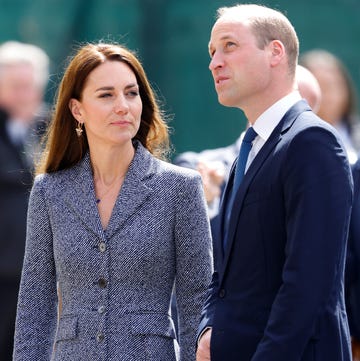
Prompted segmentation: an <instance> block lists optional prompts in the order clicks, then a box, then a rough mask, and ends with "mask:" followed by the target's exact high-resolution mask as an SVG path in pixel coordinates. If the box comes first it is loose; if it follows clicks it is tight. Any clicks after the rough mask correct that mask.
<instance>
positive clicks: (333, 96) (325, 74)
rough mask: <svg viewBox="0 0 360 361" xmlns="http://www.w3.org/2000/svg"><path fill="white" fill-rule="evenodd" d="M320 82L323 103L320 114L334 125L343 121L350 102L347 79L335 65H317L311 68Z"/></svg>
mask: <svg viewBox="0 0 360 361" xmlns="http://www.w3.org/2000/svg"><path fill="white" fill-rule="evenodd" d="M309 69H310V70H311V71H312V73H313V74H314V75H315V77H316V79H317V80H318V82H319V85H320V89H321V103H320V109H319V111H318V115H319V117H320V118H322V119H324V120H326V121H327V122H329V123H330V124H332V125H335V126H336V124H337V123H339V122H341V120H342V117H343V116H344V113H345V112H346V107H347V103H348V97H349V94H348V89H347V85H346V81H345V79H344V77H343V76H342V74H341V72H340V70H339V69H338V68H337V67H336V66H335V65H331V64H329V65H327V66H325V65H321V66H320V65H317V66H313V67H310V68H309Z"/></svg>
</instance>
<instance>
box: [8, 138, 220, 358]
mask: <svg viewBox="0 0 360 361" xmlns="http://www.w3.org/2000/svg"><path fill="white" fill-rule="evenodd" d="M135 146H136V154H135V157H134V159H133V161H132V163H131V165H130V168H129V170H128V173H127V175H126V178H125V180H124V184H123V186H122V189H121V191H120V194H119V197H118V199H117V201H116V204H115V206H114V210H113V214H112V216H111V219H110V222H109V225H108V227H107V229H106V230H103V228H102V226H101V222H100V217H99V214H98V211H97V206H96V201H95V191H94V184H93V178H92V172H91V165H90V158H89V156H88V155H87V156H85V158H84V159H83V160H82V161H81V162H80V163H79V164H78V165H76V166H74V167H72V168H70V169H67V170H64V171H60V172H56V173H52V174H46V175H41V176H38V177H37V178H36V179H35V183H34V186H33V189H32V192H31V196H30V203H29V213H28V229H27V240H26V250H25V260H24V265H23V273H22V279H21V286H20V294H19V302H18V311H17V320H16V332H15V347H14V361H42V360H44V361H45V360H46V361H49V360H54V361H60V360H61V361H62V360H64V361H65V360H66V361H77V360H79V361H98V360H99V361H100V360H104V361H110V360H113V361H115V360H116V361H130V360H131V361H142V360H144V361H145V360H146V361H149V360H157V361H160V360H163V361H172V360H182V361H185V360H186V361H193V360H195V337H196V336H195V334H196V330H197V326H198V323H199V318H200V312H201V307H202V304H203V301H204V298H205V292H206V289H207V286H208V284H209V282H210V278H211V273H212V267H213V266H212V249H211V248H212V246H211V238H210V230H209V224H208V218H207V213H206V206H205V201H204V196H203V190H202V186H201V180H200V176H199V175H198V174H197V173H195V172H194V171H192V170H187V169H182V168H179V167H176V166H174V165H171V164H168V163H165V162H162V161H160V160H158V159H156V158H154V157H153V156H152V155H151V154H150V153H149V152H148V151H147V150H145V148H143V147H142V146H141V145H140V144H139V143H136V144H135ZM57 282H58V285H59V288H60V290H61V297H62V302H63V305H62V313H61V316H60V318H59V319H58V316H57ZM174 285H175V287H176V295H177V303H178V312H179V337H178V343H177V341H176V340H175V333H174V327H173V322H172V319H171V315H169V303H170V296H171V292H172V289H173V286H174ZM177 344H179V346H180V352H179V353H178V352H177V351H178V350H177Z"/></svg>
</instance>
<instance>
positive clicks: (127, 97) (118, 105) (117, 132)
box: [70, 61, 142, 146]
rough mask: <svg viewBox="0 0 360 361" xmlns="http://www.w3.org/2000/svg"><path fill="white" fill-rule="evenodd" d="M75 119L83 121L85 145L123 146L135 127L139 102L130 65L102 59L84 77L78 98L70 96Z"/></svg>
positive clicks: (135, 130)
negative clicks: (79, 98)
mask: <svg viewBox="0 0 360 361" xmlns="http://www.w3.org/2000/svg"><path fill="white" fill-rule="evenodd" d="M70 109H71V111H72V114H73V115H74V117H75V119H76V120H78V121H79V122H80V123H83V124H84V126H85V129H86V135H87V138H88V142H89V145H90V146H91V145H92V144H99V143H105V144H109V145H123V144H126V143H129V142H131V140H132V139H133V138H134V137H135V135H136V133H137V132H138V130H139V127H140V122H141V113H142V101H141V98H140V95H139V86H138V83H137V80H136V77H135V74H134V72H133V71H132V70H131V68H130V67H129V66H128V65H127V64H125V63H123V62H120V61H106V62H105V63H102V64H101V65H99V66H98V67H97V68H95V69H94V70H93V71H92V72H91V73H90V74H89V76H88V78H87V80H86V82H85V86H84V89H83V92H82V95H81V100H76V99H71V100H70Z"/></svg>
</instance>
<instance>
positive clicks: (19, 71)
mask: <svg viewBox="0 0 360 361" xmlns="http://www.w3.org/2000/svg"><path fill="white" fill-rule="evenodd" d="M41 101H42V92H41V90H40V88H39V86H38V85H37V84H36V80H35V76H34V69H33V67H32V66H31V65H30V64H16V65H6V66H4V67H2V68H1V69H0V107H1V108H3V109H5V110H6V112H7V113H8V114H9V115H10V117H11V118H13V119H17V120H21V121H24V122H27V121H31V120H32V118H33V117H34V114H35V113H36V111H37V110H38V108H39V105H40V103H41Z"/></svg>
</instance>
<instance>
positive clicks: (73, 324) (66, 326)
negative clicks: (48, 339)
mask: <svg viewBox="0 0 360 361" xmlns="http://www.w3.org/2000/svg"><path fill="white" fill-rule="evenodd" d="M77 324H78V319H77V317H75V316H65V317H62V318H60V320H59V325H58V329H57V332H56V341H64V340H71V339H74V338H76V336H77Z"/></svg>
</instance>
